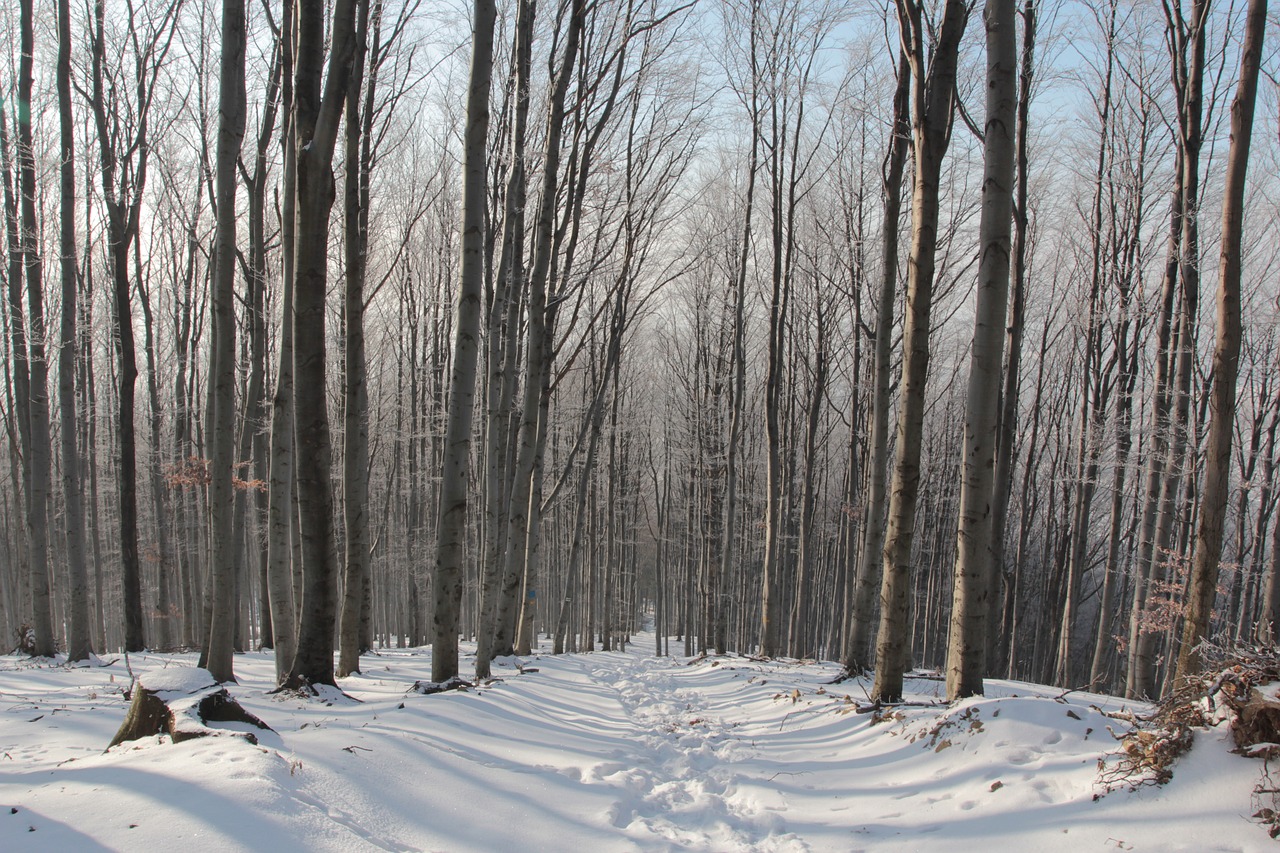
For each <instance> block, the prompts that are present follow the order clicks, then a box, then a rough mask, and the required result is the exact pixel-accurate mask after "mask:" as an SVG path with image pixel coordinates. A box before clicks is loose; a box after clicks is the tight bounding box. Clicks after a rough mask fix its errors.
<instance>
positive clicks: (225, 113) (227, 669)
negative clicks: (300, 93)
mask: <svg viewBox="0 0 1280 853" xmlns="http://www.w3.org/2000/svg"><path fill="white" fill-rule="evenodd" d="M245 44H246V33H245V7H244V0H223V2H222V59H221V64H220V67H219V74H218V81H219V96H218V101H219V103H218V142H217V154H216V160H215V164H214V169H215V180H216V193H217V233H216V236H215V240H214V262H213V284H212V287H211V288H210V302H211V306H210V316H211V317H212V319H213V340H212V342H211V344H210V348H209V382H210V383H211V384H212V385H213V389H212V393H211V394H210V399H211V402H212V407H213V411H212V412H211V413H210V424H211V426H212V430H211V432H212V433H213V434H212V435H211V436H210V437H209V442H210V443H209V448H210V453H209V516H210V531H211V534H212V535H211V536H210V537H209V544H210V554H209V572H210V574H211V576H212V586H213V607H212V610H211V613H210V622H209V636H208V639H207V643H208V644H207V646H206V647H205V652H206V657H207V663H206V667H207V668H208V670H209V672H211V673H212V674H213V677H214V678H215V679H217V680H218V681H220V682H226V681H235V674H234V671H233V662H232V650H233V646H234V634H233V629H234V627H235V613H234V608H235V597H234V592H235V573H236V566H237V563H238V562H239V555H238V554H237V553H236V551H235V540H234V538H233V537H232V514H233V512H234V510H235V500H236V495H235V489H234V488H233V486H232V478H233V477H234V475H235V468H234V466H235V462H236V460H235V458H234V457H235V408H236V349H235V346H236V344H235V334H236V329H235V324H236V318H235V272H236V270H235V264H236V185H237V181H236V165H237V162H238V161H239V158H240V147H241V143H242V142H243V140H244V124H245V79H244V69H245Z"/></svg>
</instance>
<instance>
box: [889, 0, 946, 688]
mask: <svg viewBox="0 0 1280 853" xmlns="http://www.w3.org/2000/svg"><path fill="white" fill-rule="evenodd" d="M897 9H898V26H899V28H900V30H901V36H902V48H903V50H904V51H905V52H906V54H907V57H908V60H909V62H910V63H911V78H912V91H911V107H912V109H911V133H912V142H913V145H914V157H915V175H914V187H913V191H912V198H911V250H910V254H909V255H908V259H907V312H906V319H905V326H904V330H903V341H902V346H903V358H902V381H901V385H900V387H901V392H900V393H901V403H900V404H899V409H898V432H897V441H896V450H895V462H894V467H893V480H892V484H891V486H890V497H889V515H888V521H887V524H888V529H887V530H886V534H885V539H886V542H885V551H884V577H883V582H882V584H881V588H880V628H879V631H878V632H877V635H876V678H875V684H874V686H873V688H872V694H873V697H874V698H877V699H881V700H886V701H887V700H894V699H898V698H901V696H902V676H903V673H904V672H905V671H906V668H907V655H908V639H909V638H908V633H907V628H908V626H907V593H908V590H909V586H910V573H911V545H912V540H913V537H914V535H915V519H916V502H917V499H918V494H919V488H920V445H921V436H922V433H923V423H924V405H925V382H926V380H927V378H928V375H929V324H930V318H931V315H932V313H933V284H934V264H935V257H934V255H935V252H936V249H937V243H938V204H939V198H938V196H939V176H940V173H941V171H942V161H943V158H944V157H945V156H946V152H947V147H948V145H949V144H950V141H951V118H952V114H953V109H954V106H955V85H956V64H957V62H958V57H959V51H960V38H961V36H963V35H964V28H965V25H966V24H967V23H968V19H969V8H968V6H967V4H965V3H964V2H961V0H947V3H946V6H945V7H944V9H943V12H942V21H941V23H940V25H939V26H938V28H937V42H936V44H934V45H933V50H932V53H931V54H930V53H929V51H928V47H929V44H930V41H929V39H930V33H931V32H933V30H932V29H931V28H927V27H926V26H925V21H924V10H923V7H922V4H920V3H917V2H915V0H898V3H897ZM926 57H928V62H927V63H926Z"/></svg>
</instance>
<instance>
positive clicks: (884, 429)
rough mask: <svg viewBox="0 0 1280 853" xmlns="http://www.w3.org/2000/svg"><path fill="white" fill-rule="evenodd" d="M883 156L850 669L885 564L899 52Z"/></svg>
mask: <svg viewBox="0 0 1280 853" xmlns="http://www.w3.org/2000/svg"><path fill="white" fill-rule="evenodd" d="M892 134H893V135H892V137H891V138H890V141H889V153H888V156H887V157H886V158H885V172H884V221H883V224H882V227H881V234H880V243H881V246H882V247H883V250H882V257H883V266H882V268H881V271H880V293H879V296H878V297H877V300H876V303H877V314H876V330H875V355H874V356H873V359H874V361H873V367H872V373H873V377H874V379H873V381H874V383H875V385H874V390H873V391H872V394H873V396H872V398H871V439H870V445H869V447H868V448H867V497H866V500H864V501H863V507H864V511H863V536H862V550H861V553H860V554H859V556H858V563H857V566H858V574H857V579H856V580H855V581H854V594H853V619H852V625H851V626H850V635H849V643H848V644H847V646H846V648H845V660H844V665H845V669H846V670H848V671H849V672H850V673H858V672H863V671H864V670H868V669H870V668H871V664H872V657H871V649H870V645H871V626H872V620H873V618H874V616H875V593H876V590H877V589H879V588H880V582H881V575H882V572H883V568H884V532H885V531H884V514H885V503H886V501H885V493H886V490H887V489H886V487H887V477H886V469H887V468H888V465H889V410H890V406H891V402H892V401H891V400H890V393H889V392H890V385H891V383H892V376H891V373H892V370H893V307H894V302H895V300H896V299H897V290H898V228H899V220H900V219H901V216H902V177H903V173H904V172H905V171H906V165H907V154H909V153H910V151H911V63H910V60H909V58H908V56H907V54H906V52H905V50H903V49H901V48H900V49H899V52H898V84H897V88H896V89H895V91H894V96H893V130H892Z"/></svg>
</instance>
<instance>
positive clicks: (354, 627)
mask: <svg viewBox="0 0 1280 853" xmlns="http://www.w3.org/2000/svg"><path fill="white" fill-rule="evenodd" d="M380 10H381V5H379V6H378V10H376V11H375V12H374V14H375V15H379V14H381V11H380ZM375 26H377V22H376V21H375ZM368 31H369V4H368V3H361V4H360V6H359V8H358V9H357V11H356V56H355V59H354V60H353V62H352V64H351V79H350V80H349V81H348V82H347V92H346V99H347V107H346V110H347V112H346V134H345V142H346V153H345V155H344V159H345V162H346V173H345V176H344V188H343V229H344V243H343V249H344V251H345V253H346V290H345V294H344V295H345V299H344V304H343V312H342V316H343V320H344V333H345V345H344V346H343V354H344V356H345V359H346V361H345V364H344V367H343V371H342V375H343V397H342V421H343V423H342V442H343V453H342V489H343V501H342V507H343V514H344V520H345V522H346V539H345V542H346V561H345V570H344V574H343V595H342V616H341V622H340V627H339V634H338V675H339V676H344V677H345V676H348V675H351V674H352V673H355V672H359V671H360V653H361V652H363V651H367V649H365V648H363V647H362V645H363V644H362V640H363V636H362V632H361V614H362V612H363V610H364V602H365V598H366V596H367V594H368V592H369V587H370V585H371V584H372V578H371V576H370V570H369V385H368V375H367V374H368V371H367V369H366V364H365V340H364V300H365V296H364V279H365V267H366V259H367V255H368V251H369V218H368V211H369V199H368V181H369V172H368V169H369V167H370V165H371V164H370V163H369V162H368V160H367V159H366V158H364V157H362V156H361V154H360V151H361V139H362V137H364V138H365V139H366V144H367V136H365V134H364V133H363V130H364V125H365V117H364V116H362V115H361V110H360V90H361V88H362V86H363V85H364V67H365V56H366V51H367V48H366V44H367V38H368ZM376 83H377V78H376V76H375V75H374V74H372V73H371V74H370V76H369V86H370V88H371V90H372V87H373V86H375V85H376ZM370 118H371V117H370Z"/></svg>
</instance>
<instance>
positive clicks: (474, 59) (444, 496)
mask: <svg viewBox="0 0 1280 853" xmlns="http://www.w3.org/2000/svg"><path fill="white" fill-rule="evenodd" d="M495 17H496V10H495V8H494V2H493V0H474V3H473V7H472V41H471V76H470V83H469V85H468V88H467V124H466V130H465V132H464V138H463V180H462V182H463V189H462V262H461V269H460V271H459V276H458V315H457V317H458V319H457V328H456V336H455V338H454V351H453V368H452V370H451V375H450V377H449V409H448V420H447V424H446V427H445V459H444V469H443V471H442V472H441V481H440V514H439V526H438V528H437V536H438V540H437V543H436V569H435V613H434V615H433V621H434V638H435V640H434V645H433V647H432V654H431V679H432V680H433V681H436V682H439V683H443V682H447V681H451V680H453V679H456V678H457V677H458V633H459V631H460V630H461V622H462V578H463V558H464V556H465V550H466V538H467V481H468V479H469V472H470V470H471V423H472V417H473V414H474V411H473V410H474V408H475V385H476V361H477V355H478V349H479V348H478V345H477V338H478V337H479V334H480V309H481V303H482V302H483V298H482V297H483V292H484V265H485V258H484V253H485V178H486V170H487V165H486V164H487V157H486V147H487V145H488V135H489V89H490V79H491V77H492V72H493V29H494V19H495Z"/></svg>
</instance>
